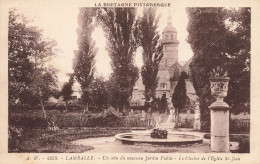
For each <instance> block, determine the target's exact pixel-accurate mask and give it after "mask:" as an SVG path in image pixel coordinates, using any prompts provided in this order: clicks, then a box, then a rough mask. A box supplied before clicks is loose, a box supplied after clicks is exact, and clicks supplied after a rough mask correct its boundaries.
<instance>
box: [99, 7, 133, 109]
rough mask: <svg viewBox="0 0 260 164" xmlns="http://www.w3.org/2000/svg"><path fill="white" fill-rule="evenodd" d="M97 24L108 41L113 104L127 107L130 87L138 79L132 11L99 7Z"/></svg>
mask: <svg viewBox="0 0 260 164" xmlns="http://www.w3.org/2000/svg"><path fill="white" fill-rule="evenodd" d="M97 18H98V22H99V24H100V25H101V26H102V28H103V30H104V32H105V36H106V38H107V50H108V54H109V56H110V58H111V60H112V61H111V66H112V70H113V73H112V75H111V77H110V83H111V84H112V85H111V96H112V101H111V102H112V104H113V106H114V107H116V108H120V109H125V108H126V107H128V106H129V100H130V98H131V95H132V91H133V87H134V85H135V82H136V80H137V78H138V68H137V67H136V66H135V64H134V58H133V57H134V54H135V51H136V48H137V46H138V44H137V41H136V40H135V37H134V35H136V33H137V30H136V29H137V28H136V27H135V19H136V9H135V8H100V9H99V10H98V17H97Z"/></svg>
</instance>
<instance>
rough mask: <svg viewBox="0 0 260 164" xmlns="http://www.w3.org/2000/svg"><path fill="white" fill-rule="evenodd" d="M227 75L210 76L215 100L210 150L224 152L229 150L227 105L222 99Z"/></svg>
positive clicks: (226, 84) (211, 106) (226, 83)
mask: <svg viewBox="0 0 260 164" xmlns="http://www.w3.org/2000/svg"><path fill="white" fill-rule="evenodd" d="M228 82H229V78H228V77H215V78H210V84H211V94H212V95H213V96H214V97H215V98H216V101H215V102H214V103H212V104H211V105H210V107H209V108H210V110H211V113H210V114H211V151H212V152H218V153H226V152H230V151H229V106H228V104H227V103H225V102H224V101H223V99H224V97H226V96H227V91H228Z"/></svg>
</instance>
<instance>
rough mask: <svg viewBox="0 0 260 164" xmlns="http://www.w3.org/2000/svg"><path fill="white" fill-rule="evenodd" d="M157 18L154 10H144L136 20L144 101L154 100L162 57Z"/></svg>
mask: <svg viewBox="0 0 260 164" xmlns="http://www.w3.org/2000/svg"><path fill="white" fill-rule="evenodd" d="M159 18H160V17H159V16H158V17H156V9H155V8H144V11H143V16H142V17H139V18H138V19H137V23H136V24H137V25H136V26H137V28H138V33H137V35H136V38H137V41H138V43H139V44H140V46H142V48H143V53H142V56H143V62H144V65H143V66H142V69H141V75H142V78H143V84H144V86H145V91H144V96H145V98H146V101H150V99H154V98H155V91H156V88H157V85H158V76H157V74H158V70H159V63H160V61H161V59H162V57H163V53H162V46H161V44H160V35H159V31H158V21H159Z"/></svg>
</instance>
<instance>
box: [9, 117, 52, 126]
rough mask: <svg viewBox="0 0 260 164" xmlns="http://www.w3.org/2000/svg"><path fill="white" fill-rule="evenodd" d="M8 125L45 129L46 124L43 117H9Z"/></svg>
mask: <svg viewBox="0 0 260 164" xmlns="http://www.w3.org/2000/svg"><path fill="white" fill-rule="evenodd" d="M9 125H13V126H16V127H26V128H47V127H48V124H47V122H46V120H45V119H44V118H43V117H40V116H30V115H21V114H19V115H18V114H17V115H11V117H9Z"/></svg>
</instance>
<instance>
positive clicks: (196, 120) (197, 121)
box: [194, 103, 201, 130]
mask: <svg viewBox="0 0 260 164" xmlns="http://www.w3.org/2000/svg"><path fill="white" fill-rule="evenodd" d="M194 113H195V114H194V129H195V130H200V128H201V123H200V106H199V103H196V108H195V112H194Z"/></svg>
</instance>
